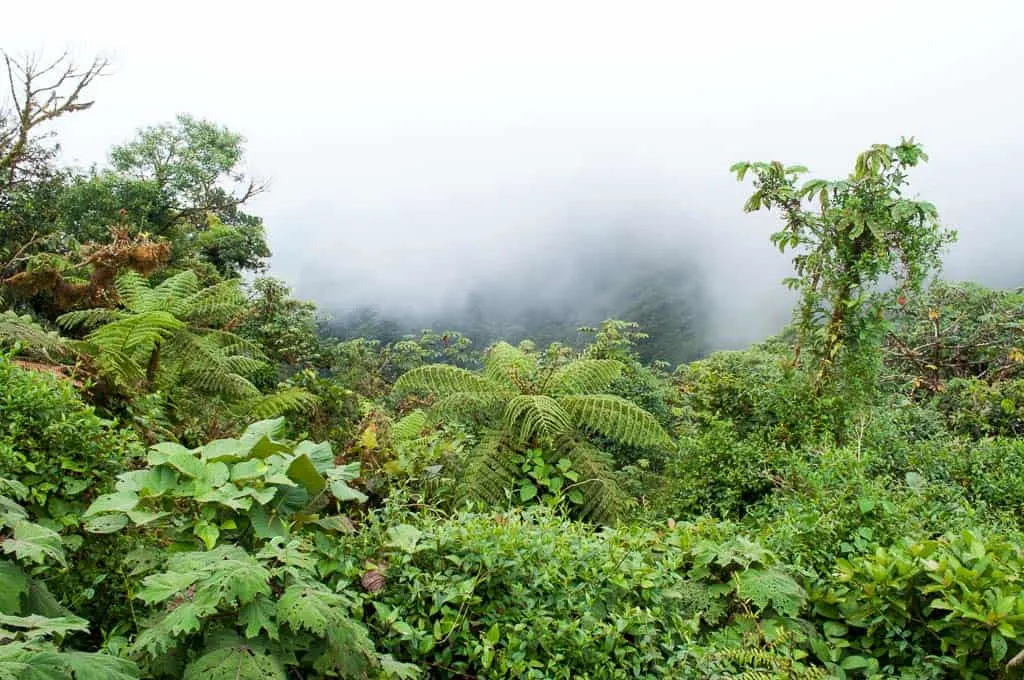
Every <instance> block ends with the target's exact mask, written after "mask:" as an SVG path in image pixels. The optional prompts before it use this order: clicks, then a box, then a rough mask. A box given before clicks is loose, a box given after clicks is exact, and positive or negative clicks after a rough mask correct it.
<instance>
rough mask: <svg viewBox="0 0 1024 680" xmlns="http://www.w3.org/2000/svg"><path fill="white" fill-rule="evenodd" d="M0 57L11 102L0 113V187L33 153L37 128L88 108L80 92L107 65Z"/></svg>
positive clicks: (7, 184) (63, 56) (11, 182)
mask: <svg viewBox="0 0 1024 680" xmlns="http://www.w3.org/2000/svg"><path fill="white" fill-rule="evenodd" d="M0 54H2V55H3V60H4V66H5V68H6V69H7V85H8V89H9V96H10V99H11V103H10V105H9V108H8V107H5V108H4V109H0V189H2V188H8V187H10V186H12V185H14V184H16V183H17V182H18V180H19V172H20V171H21V170H22V167H23V165H24V164H25V163H26V162H28V161H29V160H30V159H31V156H32V155H33V150H32V146H33V144H32V142H33V141H34V138H35V135H36V133H37V132H38V128H39V127H40V126H41V125H43V124H44V123H47V122H49V121H52V120H55V119H57V118H59V117H61V116H63V115H65V114H69V113H75V112H77V111H84V110H86V109H88V108H89V107H91V106H92V105H93V102H92V101H87V100H85V99H83V94H84V92H85V90H86V88H88V87H89V86H90V85H91V84H92V83H93V81H95V80H96V78H99V77H100V76H102V75H104V73H105V72H106V70H107V66H108V65H109V63H108V61H107V60H106V59H103V58H100V57H96V58H95V59H93V61H92V63H90V64H89V65H88V66H86V67H85V68H79V67H78V66H76V64H75V63H74V61H73V60H72V59H71V57H70V56H69V55H68V53H66V52H65V53H63V54H61V55H60V56H59V57H58V58H57V59H56V60H54V61H53V62H50V63H48V64H45V65H41V63H40V61H39V58H38V57H37V56H28V57H25V58H23V59H21V60H18V59H15V58H13V57H11V55H9V54H8V53H7V52H3V51H0Z"/></svg>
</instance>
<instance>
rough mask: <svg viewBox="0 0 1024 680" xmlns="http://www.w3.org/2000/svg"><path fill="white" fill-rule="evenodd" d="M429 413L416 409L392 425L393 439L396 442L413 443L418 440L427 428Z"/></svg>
mask: <svg viewBox="0 0 1024 680" xmlns="http://www.w3.org/2000/svg"><path fill="white" fill-rule="evenodd" d="M427 422H428V419H427V413H426V411H424V410H423V409H416V410H415V411H412V412H410V413H408V414H406V415H405V416H404V417H403V418H402V419H401V420H399V421H398V422H396V423H393V424H392V425H391V437H392V439H394V440H395V441H411V440H413V439H416V438H418V437H419V436H420V435H421V434H422V433H423V431H424V430H425V429H426V428H427Z"/></svg>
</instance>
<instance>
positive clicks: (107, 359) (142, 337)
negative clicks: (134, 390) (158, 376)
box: [81, 311, 183, 386]
mask: <svg viewBox="0 0 1024 680" xmlns="http://www.w3.org/2000/svg"><path fill="white" fill-rule="evenodd" d="M182 328H183V324H182V323H181V322H180V321H178V320H177V319H175V318H174V317H173V316H172V315H171V314H169V313H167V312H160V311H155V312H144V313H141V314H135V315H133V316H128V317H125V318H123V319H118V320H117V321H114V322H112V323H108V324H106V325H104V326H100V327H99V328H97V329H96V330H94V331H93V332H91V333H89V335H87V336H86V338H85V340H86V342H85V343H83V344H82V345H81V346H82V347H83V348H93V349H94V351H95V352H96V357H95V358H96V363H97V365H98V366H99V368H100V370H101V371H102V372H104V373H106V374H107V375H109V376H110V377H112V378H113V379H114V380H115V381H117V382H120V383H122V384H124V385H129V386H130V385H134V384H136V383H138V382H140V381H141V380H142V379H143V378H144V377H145V369H144V368H143V361H144V360H145V358H146V357H147V356H148V355H149V354H150V353H151V352H152V351H153V349H154V348H155V347H156V346H157V345H158V344H160V343H162V342H164V341H165V340H166V339H167V338H169V337H171V336H172V335H174V334H175V333H176V331H179V330H181V329H182Z"/></svg>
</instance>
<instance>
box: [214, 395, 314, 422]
mask: <svg viewBox="0 0 1024 680" xmlns="http://www.w3.org/2000/svg"><path fill="white" fill-rule="evenodd" d="M318 403H320V399H319V397H317V396H316V395H315V394H312V393H310V392H307V391H306V390H304V389H302V388H301V387H288V388H285V389H283V390H280V391H278V392H274V393H273V394H263V395H260V396H259V397H256V398H254V399H250V400H248V401H244V402H241V403H239V404H238V405H237V406H235V407H233V410H234V411H236V412H238V413H244V414H248V415H249V416H250V417H252V418H259V419H261V420H262V419H264V418H276V417H278V416H281V415H284V414H286V413H299V412H305V411H311V410H313V409H314V408H316V406H317V404H318Z"/></svg>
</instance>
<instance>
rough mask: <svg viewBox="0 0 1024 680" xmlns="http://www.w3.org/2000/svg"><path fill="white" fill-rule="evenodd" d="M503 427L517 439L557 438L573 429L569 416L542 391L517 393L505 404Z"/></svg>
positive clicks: (525, 440) (524, 440) (527, 440)
mask: <svg viewBox="0 0 1024 680" xmlns="http://www.w3.org/2000/svg"><path fill="white" fill-rule="evenodd" d="M504 421H505V428H506V429H507V430H508V431H509V432H510V433H512V434H513V435H514V436H515V437H517V438H518V440H519V441H520V442H524V443H526V442H529V441H531V440H532V439H534V438H535V437H544V438H547V439H552V440H553V439H557V438H558V437H561V436H564V435H566V434H568V433H570V432H571V431H572V429H573V423H572V418H571V417H570V416H569V414H568V413H567V412H566V410H565V409H564V408H562V407H561V405H559V403H558V402H557V401H555V400H554V399H552V398H551V397H548V396H545V395H542V394H520V395H519V396H516V397H512V399H510V400H509V402H508V406H506V407H505V415H504Z"/></svg>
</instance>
